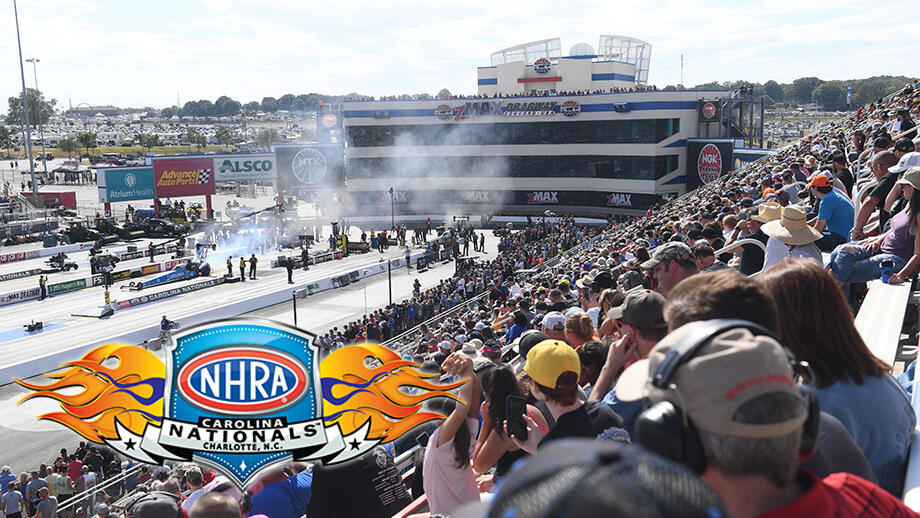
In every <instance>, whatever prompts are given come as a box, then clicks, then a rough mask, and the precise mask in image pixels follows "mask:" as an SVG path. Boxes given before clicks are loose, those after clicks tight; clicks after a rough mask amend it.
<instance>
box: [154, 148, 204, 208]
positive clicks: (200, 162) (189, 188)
mask: <svg viewBox="0 0 920 518" xmlns="http://www.w3.org/2000/svg"><path fill="white" fill-rule="evenodd" d="M153 180H154V186H155V189H156V196H157V198H167V197H176V196H199V195H202V194H214V161H213V160H212V158H211V157H207V158H203V157H202V158H189V157H182V158H167V157H156V158H154V159H153Z"/></svg>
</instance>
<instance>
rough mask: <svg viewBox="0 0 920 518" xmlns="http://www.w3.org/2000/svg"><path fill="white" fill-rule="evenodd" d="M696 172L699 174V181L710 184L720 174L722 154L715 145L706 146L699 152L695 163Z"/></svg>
mask: <svg viewBox="0 0 920 518" xmlns="http://www.w3.org/2000/svg"><path fill="white" fill-rule="evenodd" d="M696 170H697V171H698V172H699V175H700V180H702V181H703V183H710V182H713V181H715V180H716V178H718V177H719V175H720V174H722V153H720V152H719V148H718V147H716V145H715V144H706V145H705V146H703V149H702V150H700V156H699V158H698V159H697V161H696Z"/></svg>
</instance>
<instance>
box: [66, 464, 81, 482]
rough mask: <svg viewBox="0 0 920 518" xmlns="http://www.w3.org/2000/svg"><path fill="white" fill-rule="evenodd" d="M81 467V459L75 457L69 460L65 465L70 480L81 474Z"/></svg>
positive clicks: (74, 479)
mask: <svg viewBox="0 0 920 518" xmlns="http://www.w3.org/2000/svg"><path fill="white" fill-rule="evenodd" d="M82 469H83V461H81V460H79V459H77V460H72V461H70V464H68V465H67V476H69V477H70V480H72V481H74V482H76V481H77V479H78V478H80V477H81V476H82V475H83V474H82V473H81V471H82Z"/></svg>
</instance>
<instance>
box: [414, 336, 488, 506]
mask: <svg viewBox="0 0 920 518" xmlns="http://www.w3.org/2000/svg"><path fill="white" fill-rule="evenodd" d="M441 370H442V371H443V372H444V373H445V374H446V375H448V376H453V379H454V380H465V381H466V382H465V383H464V384H463V385H462V386H461V387H460V392H459V394H458V398H459V400H453V399H446V398H444V399H441V400H440V401H439V402H443V407H442V408H441V410H442V411H443V412H444V413H445V414H447V418H446V419H445V420H444V421H443V422H442V423H441V424H440V425H439V426H438V428H437V429H436V430H435V431H434V432H432V434H431V437H430V438H429V439H428V447H427V448H425V461H424V463H423V467H422V479H423V484H424V488H425V495H427V497H428V506H429V508H430V509H431V514H439V513H440V514H450V513H452V512H453V511H454V510H456V509H457V508H459V507H460V506H462V505H464V504H467V503H470V502H478V501H479V490H478V489H477V488H476V475H475V473H473V467H472V466H471V465H470V457H471V455H472V453H473V438H474V437H475V436H476V434H477V433H478V432H479V418H478V411H479V394H480V392H481V389H480V385H479V379H478V378H477V377H476V375H475V374H474V373H473V359H472V358H470V357H469V356H467V355H466V354H464V353H463V352H462V351H458V352H455V353H452V354H451V355H450V356H448V357H447V359H445V360H444V362H443V363H442V364H441Z"/></svg>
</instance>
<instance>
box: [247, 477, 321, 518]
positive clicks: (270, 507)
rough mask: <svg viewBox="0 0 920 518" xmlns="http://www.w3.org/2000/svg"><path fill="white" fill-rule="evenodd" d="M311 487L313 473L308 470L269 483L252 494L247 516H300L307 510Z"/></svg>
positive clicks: (289, 517) (297, 517)
mask: <svg viewBox="0 0 920 518" xmlns="http://www.w3.org/2000/svg"><path fill="white" fill-rule="evenodd" d="M312 487H313V473H312V472H310V471H308V470H303V471H301V472H300V473H298V474H296V475H294V476H293V477H291V478H289V479H287V480H282V481H280V482H275V483H273V484H269V485H267V486H265V487H264V488H262V491H259V492H258V493H256V494H255V495H253V497H252V510H251V511H249V516H252V515H256V514H264V515H265V516H270V517H271V518H300V517H301V516H303V515H304V514H305V513H306V511H307V502H309V501H310V490H311V488H312Z"/></svg>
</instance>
